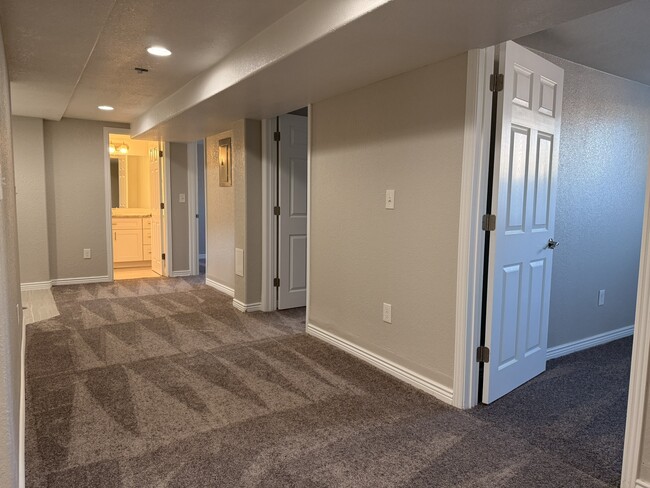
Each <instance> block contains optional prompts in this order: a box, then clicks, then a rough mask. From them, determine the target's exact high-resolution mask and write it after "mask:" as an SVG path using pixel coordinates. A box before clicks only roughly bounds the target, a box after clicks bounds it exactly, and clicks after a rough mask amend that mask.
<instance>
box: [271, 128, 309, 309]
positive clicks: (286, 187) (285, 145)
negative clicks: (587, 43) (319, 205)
mask: <svg viewBox="0 0 650 488" xmlns="http://www.w3.org/2000/svg"><path fill="white" fill-rule="evenodd" d="M279 129H280V134H281V136H280V151H279V155H278V164H279V168H280V177H279V201H280V219H279V221H280V225H279V230H278V233H279V250H278V254H279V256H278V276H279V277H280V288H279V291H278V308H279V309H285V308H295V307H304V306H305V304H306V300H307V117H302V116H299V115H283V116H281V117H280V127H279Z"/></svg>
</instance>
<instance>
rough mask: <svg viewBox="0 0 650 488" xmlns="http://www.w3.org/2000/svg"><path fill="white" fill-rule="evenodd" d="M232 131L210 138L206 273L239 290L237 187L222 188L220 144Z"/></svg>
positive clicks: (208, 144) (206, 185)
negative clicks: (236, 268)
mask: <svg viewBox="0 0 650 488" xmlns="http://www.w3.org/2000/svg"><path fill="white" fill-rule="evenodd" d="M227 137H230V138H231V139H232V137H233V133H232V131H227V132H222V133H221V134H217V135H214V136H210V137H208V138H207V139H206V141H205V144H206V146H205V148H206V149H205V152H206V172H205V182H206V183H205V188H206V190H205V191H206V204H205V207H206V254H207V258H206V271H205V276H206V278H207V279H209V280H212V281H215V282H217V283H219V284H220V285H223V286H225V287H227V288H232V289H233V290H234V289H235V187H234V186H219V141H220V140H221V139H225V138H227Z"/></svg>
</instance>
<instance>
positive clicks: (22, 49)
mask: <svg viewBox="0 0 650 488" xmlns="http://www.w3.org/2000/svg"><path fill="white" fill-rule="evenodd" d="M114 3H115V0H92V1H81V2H80V1H79V0H56V1H47V2H43V1H38V0H3V1H2V2H0V22H1V23H2V31H3V32H2V33H3V37H4V41H5V49H6V54H7V65H8V68H9V77H10V80H11V102H12V111H13V113H14V114H17V115H25V116H31V117H43V118H48V119H59V118H60V117H61V115H63V113H64V112H65V110H66V107H67V106H68V101H69V100H70V97H71V96H72V95H73V93H74V89H75V86H76V84H77V81H78V80H79V77H80V76H81V74H82V72H83V69H84V67H85V65H86V62H87V61H88V57H89V56H90V55H91V53H92V50H93V47H94V45H95V42H97V38H98V37H99V33H100V32H101V29H102V27H103V26H104V23H105V22H106V19H107V18H108V15H109V13H110V11H111V8H112V7H113V4H114Z"/></svg>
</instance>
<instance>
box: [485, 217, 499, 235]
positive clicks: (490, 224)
mask: <svg viewBox="0 0 650 488" xmlns="http://www.w3.org/2000/svg"><path fill="white" fill-rule="evenodd" d="M481 227H482V228H483V230H484V231H486V232H492V231H493V230H496V228H497V216H496V215H493V214H485V215H484V216H483V220H482V225H481Z"/></svg>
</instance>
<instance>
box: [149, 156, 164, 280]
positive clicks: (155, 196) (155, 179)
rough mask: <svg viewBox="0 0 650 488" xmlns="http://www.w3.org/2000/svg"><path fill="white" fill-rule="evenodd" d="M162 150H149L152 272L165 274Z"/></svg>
mask: <svg viewBox="0 0 650 488" xmlns="http://www.w3.org/2000/svg"><path fill="white" fill-rule="evenodd" d="M160 165H161V158H160V150H159V148H158V145H155V146H152V147H150V148H149V168H150V177H151V270H152V271H153V272H155V273H158V274H159V275H162V274H163V262H162V225H161V222H162V209H161V205H160V203H161V201H162V198H161V187H162V185H161V178H160Z"/></svg>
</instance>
